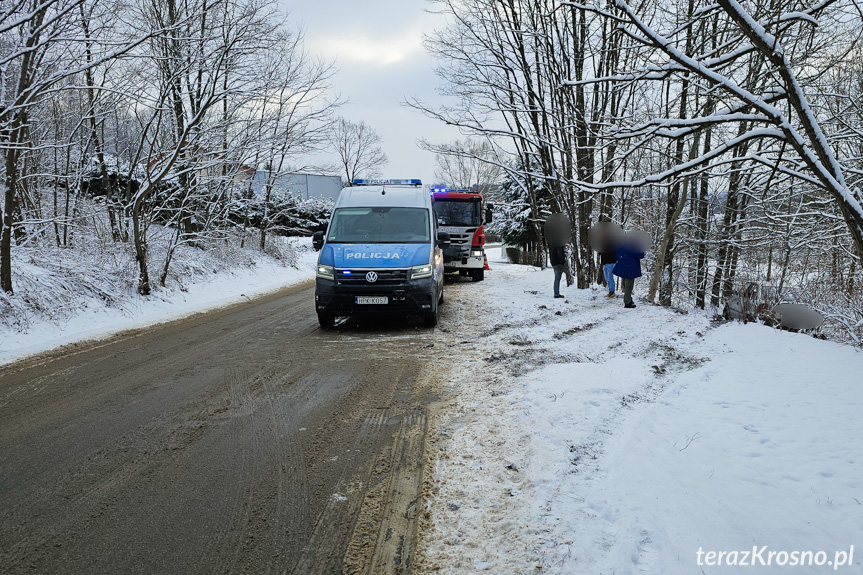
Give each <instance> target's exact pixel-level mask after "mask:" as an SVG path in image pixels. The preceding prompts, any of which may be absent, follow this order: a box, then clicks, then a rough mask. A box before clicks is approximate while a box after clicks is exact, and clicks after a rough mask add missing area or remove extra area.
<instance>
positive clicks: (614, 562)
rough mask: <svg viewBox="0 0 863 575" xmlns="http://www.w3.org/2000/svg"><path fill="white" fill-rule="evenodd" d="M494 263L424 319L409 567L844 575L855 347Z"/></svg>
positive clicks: (860, 428)
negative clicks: (447, 358) (422, 463)
mask: <svg viewBox="0 0 863 575" xmlns="http://www.w3.org/2000/svg"><path fill="white" fill-rule="evenodd" d="M499 259H500V256H499V255H495V256H494V257H492V258H491V264H492V267H493V271H491V272H489V273H487V275H486V278H487V280H486V281H485V282H483V283H481V284H476V285H466V286H463V287H464V288H468V289H472V290H476V291H477V292H478V294H477V295H479V296H481V298H477V300H476V302H474V301H467V300H466V299H464V298H462V299H461V300H454V298H453V297H452V296H450V299H449V301H448V304H447V305H449V306H451V309H452V311H451V316H455V317H456V318H457V320H455V321H457V322H458V324H459V327H458V329H452V331H451V332H450V333H446V331H445V330H447V326H446V324H444V326H443V327H442V328H439V331H441V330H444V333H443V334H442V336H443V338H444V340H445V341H444V342H442V343H443V345H445V346H446V347H445V349H446V350H447V351H448V353H449V352H452V350H453V349H461V350H462V353H461V355H462V356H463V357H472V358H474V359H473V360H472V361H470V362H468V363H467V364H465V363H463V362H461V361H458V362H455V363H456V365H457V367H456V368H455V369H452V370H451V371H450V375H449V379H448V382H447V383H446V384H445V386H444V388H443V389H441V390H439V393H440V394H441V397H442V402H441V405H440V406H439V408H438V409H436V410H435V413H434V414H433V417H432V418H431V426H430V432H429V441H428V451H429V455H430V457H431V458H432V462H433V465H432V466H431V468H430V471H429V476H428V478H427V481H426V505H427V509H426V511H427V513H425V514H424V515H423V518H422V520H421V526H420V533H421V540H422V541H421V545H420V554H421V560H420V564H421V565H422V566H423V568H424V569H423V572H429V573H431V572H435V573H437V572H440V573H481V572H488V573H496V574H527V573H531V574H535V573H544V574H550V573H555V574H591V575H600V574H616V575H623V574H629V573H656V574H668V575H670V574H683V573H693V574H695V573H739V572H752V573H773V572H776V573H780V572H784V571H787V572H789V573H824V572H828V571H830V572H832V571H833V570H834V568H835V569H836V570H837V571H838V572H840V573H841V572H847V573H859V572H861V571H860V569H861V564H863V444H861V440H860V438H861V437H863V417H861V411H863V377H861V375H860V374H861V373H863V354H861V353H859V352H858V351H856V350H855V349H854V348H851V347H847V346H842V345H839V344H836V343H831V342H826V341H820V340H816V339H813V338H811V337H809V336H806V335H801V334H792V333H788V332H783V331H778V330H773V329H771V328H767V327H765V326H761V325H754V324H749V325H742V324H739V323H730V324H723V323H714V322H711V320H710V319H709V318H708V317H706V316H704V315H697V314H679V313H676V312H675V311H673V310H668V309H663V308H660V307H656V306H652V305H648V304H645V303H642V302H640V301H639V300H638V298H636V302H637V303H639V306H638V307H637V308H636V309H633V310H627V309H624V308H623V302H622V298H620V297H618V298H617V299H613V300H606V299H605V298H604V297H603V295H604V293H605V292H604V290H603V289H601V288H599V287H596V288H595V289H591V290H576V289H575V288H574V287H571V288H568V289H566V290H565V291H564V292H563V293H564V294H566V296H567V299H566V300H562V299H559V300H554V299H552V298H551V283H552V272H551V270H545V271H539V270H536V269H534V268H530V267H526V266H512V265H507V264H504V263H501V262H500V261H499ZM640 282H641V284H642V285H641V287H644V283H645V282H646V280H644V279H642V280H640ZM638 287H639V286H638V284H637V286H636V291H637V289H638ZM480 300H481V301H480ZM439 345H440V344H439ZM453 357H458V356H457V355H454V356H453ZM765 546H766V547H765ZM851 546H854V547H855V550H856V552H855V553H854V554H853V556H851V555H850V553H849V551H850V550H851ZM753 547H756V553H755V554H754V555H753V553H752V551H753ZM699 550H701V552H702V554H701V555H700V556H699V555H698V552H699ZM735 551H736V552H737V553H733V554H730V555H729V553H731V552H735ZM710 552H716V553H717V554H716V555H709V553H710ZM719 552H725V553H723V555H722V559H721V562H722V563H721V564H722V566H721V567H719V566H716V563H717V558H718V553H719ZM771 552H774V553H775V554H774V555H773V556H771V555H770V553H771ZM795 552H796V554H795ZM801 552H811V555H806V554H803V555H801ZM819 552H824V554H823V555H819V554H818V553H819ZM810 559H811V561H812V563H813V564H812V565H811V566H804V567H801V566H799V565H798V566H792V565H794V563H800V562H801V561H802V562H804V563H808V562H809V561H810ZM762 561H763V562H764V563H765V564H762V563H761V562H762ZM827 561H829V562H830V563H829V564H828V563H827ZM837 561H838V563H839V565H834V564H833V563H834V562H837ZM768 562H769V563H770V565H771V566H770V567H768V566H767V565H766V564H767V563H768ZM818 562H823V563H824V565H822V566H816V565H815V563H818ZM728 563H736V564H737V566H727V565H728ZM780 563H786V565H785V566H784V567H782V566H779V565H778V564H780ZM842 563H845V564H848V563H852V564H853V566H846V565H845V564H842ZM744 565H754V567H753V568H747V567H744Z"/></svg>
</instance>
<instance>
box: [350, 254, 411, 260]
mask: <svg viewBox="0 0 863 575" xmlns="http://www.w3.org/2000/svg"><path fill="white" fill-rule="evenodd" d="M345 259H346V260H350V259H355V260H398V259H401V256H400V255H398V254H397V253H395V252H387V253H386V254H384V253H383V252H377V253H373V254H354V253H347V254H345Z"/></svg>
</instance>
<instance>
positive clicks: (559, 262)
mask: <svg viewBox="0 0 863 575" xmlns="http://www.w3.org/2000/svg"><path fill="white" fill-rule="evenodd" d="M548 263H550V264H551V267H552V269H554V297H563V296H562V295H560V277H561V276H562V275H563V266H565V265H566V251H564V249H563V246H550V247H549V248H548Z"/></svg>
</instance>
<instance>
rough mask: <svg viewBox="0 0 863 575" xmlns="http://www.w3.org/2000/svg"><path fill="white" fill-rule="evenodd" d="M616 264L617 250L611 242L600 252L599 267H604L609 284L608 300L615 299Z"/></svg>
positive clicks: (604, 273)
mask: <svg viewBox="0 0 863 575" xmlns="http://www.w3.org/2000/svg"><path fill="white" fill-rule="evenodd" d="M616 263H617V250H616V249H615V247H614V246H613V245H612V244H611V243H610V242H606V244H605V245H604V246H603V248H602V251H601V252H599V265H601V266H602V273H603V275H604V276H605V283H607V284H608V293H607V294H606V295H605V297H606V298H608V299H611V298H613V297H614V264H616Z"/></svg>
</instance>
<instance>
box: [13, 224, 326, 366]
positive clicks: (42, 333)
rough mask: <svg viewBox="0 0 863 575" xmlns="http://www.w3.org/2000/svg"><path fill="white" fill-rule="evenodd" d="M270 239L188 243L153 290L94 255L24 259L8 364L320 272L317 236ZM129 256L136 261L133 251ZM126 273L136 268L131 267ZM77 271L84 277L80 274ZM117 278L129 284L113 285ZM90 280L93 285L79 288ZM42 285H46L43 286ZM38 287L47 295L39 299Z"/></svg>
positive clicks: (276, 287) (228, 302)
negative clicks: (256, 245)
mask: <svg viewBox="0 0 863 575" xmlns="http://www.w3.org/2000/svg"><path fill="white" fill-rule="evenodd" d="M269 241H270V243H271V247H270V248H268V250H267V251H268V253H261V252H260V251H258V250H254V249H243V248H236V247H234V248H232V249H230V250H226V251H224V252H219V251H218V250H210V251H202V250H198V249H196V248H190V247H187V246H180V247H179V248H178V251H177V254H176V255H175V262H174V263H173V265H172V268H173V270H174V271H172V273H171V274H170V275H169V276H168V281H167V282H166V287H164V288H162V287H156V288H155V289H154V291H153V293H152V294H151V295H149V296H146V297H143V296H140V295H138V294H137V293H136V292H135V290H134V289H133V286H134V278H133V277H130V278H123V277H122V276H121V275H120V274H115V276H117V277H114V276H112V275H110V274H108V273H105V274H104V276H102V277H100V276H99V275H98V274H99V272H100V271H101V270H88V269H86V267H85V266H87V264H88V263H91V264H92V263H93V262H88V261H85V262H84V264H83V266H82V268H78V269H66V270H62V271H61V272H60V273H57V271H56V270H46V269H45V267H44V265H43V266H37V265H33V264H31V263H28V262H23V263H20V264H18V265H20V268H19V270H18V271H22V272H23V273H21V274H20V275H21V277H22V278H24V279H26V280H29V282H30V285H26V286H25V287H26V289H22V290H21V293H16V295H15V296H13V298H18V299H24V298H27V299H28V301H27V302H26V303H29V304H30V305H29V306H28V307H26V308H25V307H24V305H21V306H20V307H19V308H18V310H20V313H19V317H18V318H17V319H18V321H17V322H16V324H14V325H10V323H11V322H0V365H4V364H7V363H10V362H13V361H15V360H17V359H21V358H24V357H27V356H29V355H33V354H36V353H40V352H43V351H48V350H51V349H54V348H56V347H60V346H63V345H67V344H70V343H75V342H79V341H84V340H91V339H101V338H104V337H108V336H110V335H112V334H115V333H118V332H122V331H125V330H129V329H138V328H142V327H146V326H149V325H153V324H157V323H163V322H166V321H172V320H176V319H179V318H182V317H185V316H188V315H192V314H195V313H200V312H202V311H207V310H211V309H216V308H219V307H224V306H228V305H231V304H233V303H237V302H239V301H244V300H247V299H249V298H252V297H255V296H260V295H264V294H266V293H270V292H274V291H277V290H279V289H281V288H284V287H286V286H289V285H293V284H296V283H300V282H303V281H306V280H309V279H312V278H314V266H315V262H316V261H317V253H316V252H315V251H313V250H312V248H311V239H309V238H290V239H289V238H282V237H277V236H271V237H270V240H269ZM274 255H275V256H276V257H274ZM91 259H92V258H91ZM117 259H118V260H119V259H122V258H117ZM154 260H155V258H154ZM155 261H157V260H155ZM122 262H123V263H122V265H123V266H128V262H127V261H126V260H125V259H122ZM39 263H42V262H39ZM67 267H68V265H67ZM94 272H95V273H94ZM123 273H126V275H128V273H127V271H126V270H125V269H124V271H123ZM156 273H157V272H156V270H152V271H151V274H156ZM75 275H78V277H79V278H81V279H82V280H83V281H80V282H76V281H75V279H74V276H75ZM87 275H90V277H89V278H88V277H86V276H87ZM70 278H72V279H70ZM111 281H114V282H119V283H120V284H121V285H109V283H110V282H111ZM82 284H83V285H86V286H87V287H88V288H90V289H89V290H88V291H84V290H83V289H78V290H77V291H75V289H76V286H80V285H82ZM154 284H155V281H154ZM66 286H71V287H70V288H68V289H67V287H66ZM40 289H41V290H42V293H38V291H39V290H40ZM37 293H38V297H41V298H44V300H43V301H40V302H39V305H35V306H34V305H32V300H33V299H34V296H35V295H36V294H37ZM58 294H62V296H60V295H58ZM12 303H17V302H15V300H14V299H13V300H12Z"/></svg>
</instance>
